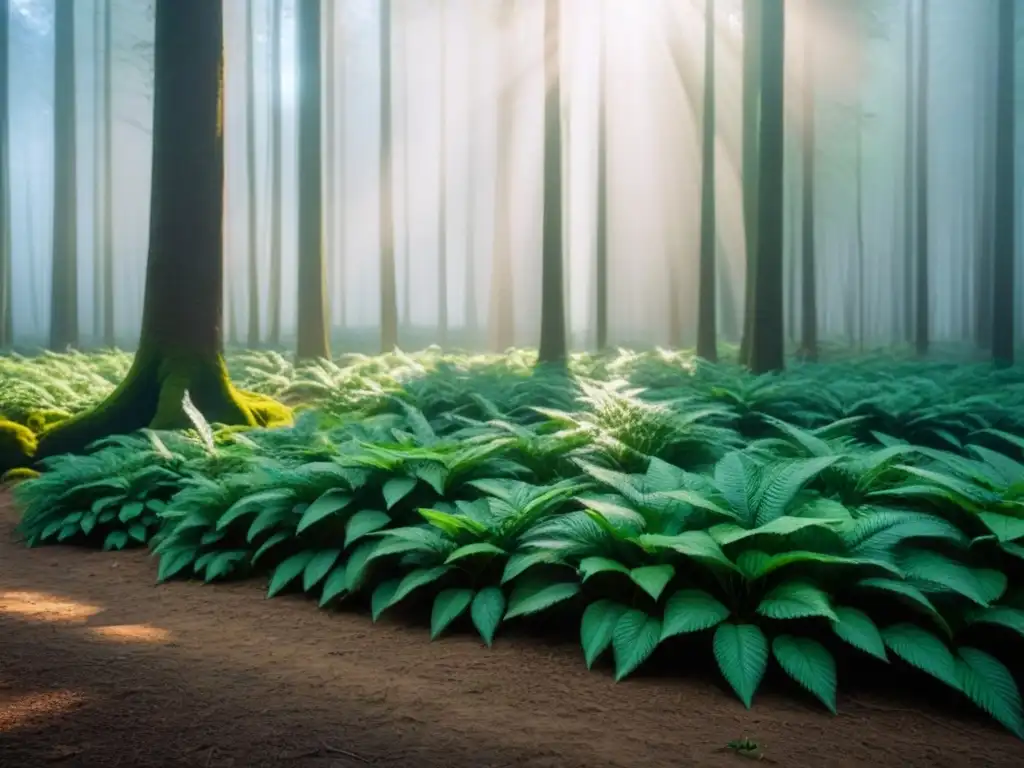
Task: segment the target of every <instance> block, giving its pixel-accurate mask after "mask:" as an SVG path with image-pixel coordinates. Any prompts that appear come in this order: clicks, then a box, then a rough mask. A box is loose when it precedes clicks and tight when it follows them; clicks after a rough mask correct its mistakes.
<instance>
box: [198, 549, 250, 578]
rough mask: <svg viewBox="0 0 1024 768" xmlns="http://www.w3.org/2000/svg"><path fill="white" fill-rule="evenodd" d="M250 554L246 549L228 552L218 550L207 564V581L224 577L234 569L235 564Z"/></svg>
mask: <svg viewBox="0 0 1024 768" xmlns="http://www.w3.org/2000/svg"><path fill="white" fill-rule="evenodd" d="M247 554H249V553H248V552H246V551H245V550H241V549H232V550H228V551H227V552H218V553H216V557H214V558H213V559H212V560H211V561H210V563H209V565H207V566H206V581H207V582H210V581H213V580H215V579H220V578H223V577H224V576H227V575H228V574H229V573H231V571H233V570H234V567H235V565H236V564H237V563H238V562H239V561H240V560H243V559H244V558H245V556H246V555H247Z"/></svg>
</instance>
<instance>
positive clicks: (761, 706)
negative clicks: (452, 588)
mask: <svg viewBox="0 0 1024 768" xmlns="http://www.w3.org/2000/svg"><path fill="white" fill-rule="evenodd" d="M15 521H16V515H15V512H14V510H13V508H12V507H11V506H10V503H9V496H4V495H3V494H2V493H0V766H3V767H4V768H37V767H39V766H44V765H54V764H56V765H61V766H83V768H85V767H87V768H112V767H113V766H121V768H157V767H160V768H163V767H165V766H166V767H167V768H174V767H176V766H197V767H199V768H229V767H230V768H263V767H264V766H266V767H268V768H269V767H270V766H285V767H288V768H328V767H334V768H357V767H359V766H364V765H374V766H387V767H389V768H399V767H401V768H497V767H498V766H531V767H535V768H584V767H586V768H606V767H607V768H610V767H612V766H614V767H615V768H669V767H671V768H679V767H680V766H691V765H692V766H702V767H704V766H707V767H708V768H714V767H715V766H736V765H740V766H742V765H744V764H746V763H748V762H749V761H748V760H747V759H744V758H743V757H741V756H739V755H737V754H735V753H733V752H730V751H729V749H728V748H727V746H726V745H727V744H728V743H729V742H730V741H733V740H737V739H741V738H749V739H751V740H753V741H755V742H757V743H758V745H759V746H760V748H761V750H762V752H763V756H764V758H765V760H766V761H770V762H771V763H773V764H778V765H783V766H808V767H811V766H813V767H814V768H827V767H828V766H866V765H872V766H899V768H915V767H916V766H922V767H923V766H929V768H940V767H943V766H948V767H949V768H964V767H965V766H988V767H989V768H992V767H993V766H1011V765H1019V764H1020V762H1021V756H1022V755H1024V747H1022V745H1021V744H1020V742H1018V741H1017V740H1015V739H1014V738H1013V737H1011V736H1009V735H1008V734H1005V733H1004V732H1002V731H1000V730H999V729H998V728H997V727H996V726H994V725H990V724H988V723H987V722H985V721H983V720H980V719H973V718H971V717H970V716H968V715H964V714H962V713H956V712H953V711H950V710H943V709H940V708H936V707H935V706H933V705H932V704H930V703H929V702H928V701H924V700H922V699H923V697H917V696H914V697H911V699H906V698H905V699H903V700H893V698H892V697H888V698H885V697H882V696H879V695H877V694H876V695H875V696H870V695H867V694H864V693H862V692H858V693H856V694H850V693H847V694H846V695H843V693H842V692H841V694H840V699H839V708H840V714H839V716H838V717H832V716H830V715H828V714H827V713H824V714H823V713H821V712H820V711H819V709H817V708H816V706H815V704H814V703H812V702H810V701H808V702H804V701H802V700H801V699H800V698H799V696H795V695H794V692H793V691H792V690H786V691H782V690H773V686H772V685H768V686H766V687H765V689H764V690H763V692H762V693H761V694H759V695H758V697H757V701H756V702H755V706H754V709H753V710H752V711H750V712H748V711H746V710H745V709H744V708H743V706H742V705H741V704H740V703H739V702H738V701H736V699H735V698H734V697H733V696H732V695H731V694H729V693H726V692H725V691H724V690H722V688H721V687H719V686H718V685H717V684H716V683H715V682H713V681H712V680H710V679H709V680H708V681H703V680H693V679H672V678H669V679H664V678H659V679H651V678H647V679H645V678H643V677H642V676H641V677H638V678H637V679H635V680H631V681H630V682H627V683H620V684H615V683H613V682H612V680H611V676H610V674H608V673H607V671H596V672H588V671H587V670H586V668H585V666H584V665H583V662H582V659H581V657H580V653H579V650H578V648H577V647H576V646H575V645H574V644H572V643H571V642H568V641H557V640H553V639H536V638H533V639H531V638H528V637H518V636H515V635H514V634H513V635H511V636H508V635H504V634H503V635H502V636H500V637H499V639H498V641H497V643H496V645H495V647H494V648H493V649H492V650H487V649H486V648H483V647H482V646H481V645H480V643H479V641H478V639H476V638H473V637H470V636H468V635H463V636H460V635H453V636H451V637H446V638H444V639H442V640H439V641H436V642H433V643H431V642H429V641H428V639H427V636H426V632H425V631H424V629H423V628H422V627H415V626H408V625H403V624H401V623H396V622H389V621H387V620H382V621H381V622H380V623H379V624H378V625H377V626H374V625H372V624H371V622H370V619H369V617H368V616H365V615H361V614H354V613H342V612H334V611H320V610H317V609H316V607H315V605H313V604H311V603H310V602H309V601H308V600H307V599H303V598H301V597H294V598H293V597H281V598H276V599H274V600H273V601H267V600H266V599H265V596H264V591H263V588H262V587H263V585H262V584H261V583H260V582H258V581H251V582H243V583H237V584H224V585H218V586H203V585H201V584H198V583H182V582H178V583H169V584H166V585H162V586H156V584H155V580H156V562H155V560H153V559H152V558H150V557H148V556H147V553H146V552H144V551H130V552H120V553H105V552H92V551H83V550H75V549H71V548H67V547H47V548H42V549H34V550H28V549H25V548H24V547H23V546H22V545H21V544H20V543H18V542H17V540H16V536H15V532H14V526H15ZM848 682H850V681H845V680H844V681H843V683H844V685H846V684H847V683H848ZM847 688H848V685H847Z"/></svg>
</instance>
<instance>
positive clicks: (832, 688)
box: [772, 635, 836, 715]
mask: <svg viewBox="0 0 1024 768" xmlns="http://www.w3.org/2000/svg"><path fill="white" fill-rule="evenodd" d="M772 653H773V654H774V655H775V659H776V661H778V662H779V666H781V667H782V669H783V670H784V671H785V673H786V674H787V675H789V676H790V677H791V678H793V679H794V680H796V681H797V682H798V683H800V685H802V686H803V687H804V688H806V689H807V690H808V691H810V692H811V693H813V694H814V695H815V696H816V697H817V698H818V700H819V701H821V703H822V704H824V705H825V706H826V707H828V709H829V712H831V713H832V714H833V715H834V714H835V713H836V662H835V659H833V658H832V654H831V653H829V652H828V650H827V649H826V648H825V646H823V645H822V644H821V643H819V642H818V641H817V640H812V639H810V638H809V637H794V636H793V635H779V636H778V637H776V638H775V639H774V640H773V641H772Z"/></svg>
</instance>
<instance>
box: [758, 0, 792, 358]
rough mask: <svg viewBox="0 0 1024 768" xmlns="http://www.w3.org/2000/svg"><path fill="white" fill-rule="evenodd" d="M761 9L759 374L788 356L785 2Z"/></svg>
mask: <svg viewBox="0 0 1024 768" xmlns="http://www.w3.org/2000/svg"><path fill="white" fill-rule="evenodd" d="M762 11H763V16H762V19H761V22H762V29H761V125H760V130H759V141H758V161H759V162H758V187H759V189H758V215H757V220H758V234H757V258H756V261H755V265H754V266H755V272H754V279H755V283H754V285H755V291H754V312H753V321H754V322H753V327H752V330H751V337H750V368H751V370H752V371H753V372H754V373H766V372H768V371H776V370H781V369H782V368H783V366H784V353H785V333H784V328H783V306H782V304H783V295H782V275H783V258H782V228H783V223H782V222H783V206H782V202H783V191H784V187H783V176H784V174H783V170H784V167H785V166H784V162H783V158H784V152H785V146H784V141H783V132H784V130H783V129H784V118H783V114H784V110H783V105H784V99H785V79H784V70H785V37H786V35H785V29H786V18H785V13H786V12H785V5H784V0H763V6H762Z"/></svg>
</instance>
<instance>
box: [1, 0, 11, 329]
mask: <svg viewBox="0 0 1024 768" xmlns="http://www.w3.org/2000/svg"><path fill="white" fill-rule="evenodd" d="M9 26H10V5H9V2H8V0H0V348H3V347H7V346H9V345H10V344H11V342H12V341H13V340H14V334H13V328H12V327H11V325H12V322H11V321H12V319H13V318H12V315H13V312H12V308H11V299H12V296H13V291H12V289H11V282H12V280H11V278H12V275H11V225H10V211H9V206H10V199H11V195H10V187H11V180H10V170H9V168H8V163H7V153H8V147H7V126H8V119H7V83H8V80H7V69H8V67H7V62H8V57H7V50H8V43H7V41H8V31H9Z"/></svg>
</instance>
